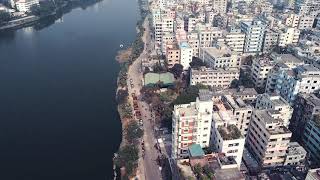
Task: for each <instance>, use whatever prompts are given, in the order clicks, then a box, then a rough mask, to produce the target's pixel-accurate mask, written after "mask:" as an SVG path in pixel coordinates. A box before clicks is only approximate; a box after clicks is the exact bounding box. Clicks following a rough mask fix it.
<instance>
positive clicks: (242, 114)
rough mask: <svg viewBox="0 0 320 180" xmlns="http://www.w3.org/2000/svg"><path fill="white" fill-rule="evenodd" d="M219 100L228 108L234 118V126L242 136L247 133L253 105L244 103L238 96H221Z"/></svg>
mask: <svg viewBox="0 0 320 180" xmlns="http://www.w3.org/2000/svg"><path fill="white" fill-rule="evenodd" d="M221 101H222V102H223V104H224V106H225V107H226V109H227V110H230V111H231V112H232V114H233V116H234V118H235V119H236V121H237V122H236V124H235V125H236V126H237V128H238V129H239V130H240V132H241V134H242V135H243V136H246V135H247V132H248V128H249V123H250V120H251V115H252V111H253V107H252V106H251V105H249V104H247V103H245V102H244V101H243V100H242V98H240V97H238V98H237V97H233V96H231V95H224V96H221Z"/></svg>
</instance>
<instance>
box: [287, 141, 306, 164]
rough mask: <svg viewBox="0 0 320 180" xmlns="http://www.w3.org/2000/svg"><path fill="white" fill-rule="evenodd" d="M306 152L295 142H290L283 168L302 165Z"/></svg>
mask: <svg viewBox="0 0 320 180" xmlns="http://www.w3.org/2000/svg"><path fill="white" fill-rule="evenodd" d="M306 157H307V151H306V150H305V149H304V148H303V147H302V146H300V144H299V143H297V142H290V143H289V147H288V149H287V153H286V160H285V161H284V164H283V165H285V166H300V165H304V163H305V159H306Z"/></svg>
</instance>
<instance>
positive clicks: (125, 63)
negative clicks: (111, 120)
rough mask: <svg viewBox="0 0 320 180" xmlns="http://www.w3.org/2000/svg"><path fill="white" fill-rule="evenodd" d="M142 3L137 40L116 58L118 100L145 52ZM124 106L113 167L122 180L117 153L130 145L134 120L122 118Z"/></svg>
mask: <svg viewBox="0 0 320 180" xmlns="http://www.w3.org/2000/svg"><path fill="white" fill-rule="evenodd" d="M141 1H142V0H138V8H139V12H140V14H139V15H140V18H138V20H137V24H136V27H135V28H136V38H135V40H134V41H133V42H132V43H131V45H130V46H129V47H128V48H127V49H123V50H119V51H118V52H117V55H116V57H115V60H116V61H117V62H118V63H119V65H120V70H119V73H118V76H117V89H116V99H118V95H119V94H118V93H119V91H128V84H127V73H128V69H129V68H130V66H131V65H132V63H133V62H134V61H135V60H137V59H138V58H139V57H140V55H141V54H142V53H143V51H144V46H145V42H144V41H143V38H142V37H143V35H144V33H146V32H145V31H144V28H143V23H144V22H145V20H146V18H147V15H148V14H143V11H144V9H143V7H142V3H141ZM137 42H142V43H143V44H142V47H139V46H141V44H139V43H137ZM141 48H142V51H141V52H139V53H138V54H137V51H138V50H139V49H141ZM137 49H138V50H137ZM129 96H130V95H129V94H127V95H126V101H127V100H128V99H129ZM126 103H128V102H126ZM124 104H125V103H119V102H118V101H117V111H118V114H119V118H120V122H121V128H122V130H121V134H122V137H121V142H120V144H119V148H118V150H117V152H115V153H114V157H113V167H114V168H113V169H114V175H115V176H114V179H121V177H123V175H126V174H125V173H124V171H123V167H119V166H117V165H116V163H115V158H116V157H117V153H118V152H119V151H120V150H121V148H122V147H125V146H126V145H128V142H127V140H126V136H125V131H126V127H127V125H128V124H129V123H130V122H132V120H133V119H134V118H133V115H132V113H131V115H132V117H131V118H128V117H122V116H121V113H122V111H123V110H122V107H121V106H122V105H124ZM129 144H130V143H129ZM139 153H140V152H139ZM137 169H138V167H137ZM137 169H135V173H134V174H135V175H136V171H137ZM117 173H119V174H117Z"/></svg>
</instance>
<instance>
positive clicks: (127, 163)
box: [114, 145, 139, 177]
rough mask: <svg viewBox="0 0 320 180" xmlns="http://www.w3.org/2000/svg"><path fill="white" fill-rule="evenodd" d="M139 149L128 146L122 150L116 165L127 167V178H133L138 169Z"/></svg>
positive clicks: (116, 159)
mask: <svg viewBox="0 0 320 180" xmlns="http://www.w3.org/2000/svg"><path fill="white" fill-rule="evenodd" d="M138 159H139V149H138V148H137V146H133V145H126V146H124V147H122V148H120V150H119V152H118V156H117V157H116V158H115V161H114V162H115V164H116V165H117V166H118V167H125V169H126V173H127V176H129V177H130V176H132V175H133V173H134V172H135V170H136V168H137V167H138Z"/></svg>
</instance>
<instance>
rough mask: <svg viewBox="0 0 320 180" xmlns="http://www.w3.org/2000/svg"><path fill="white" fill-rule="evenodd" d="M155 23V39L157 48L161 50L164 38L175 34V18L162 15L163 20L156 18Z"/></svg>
mask: <svg viewBox="0 0 320 180" xmlns="http://www.w3.org/2000/svg"><path fill="white" fill-rule="evenodd" d="M153 21H154V37H155V48H156V49H161V45H162V37H163V35H164V34H165V33H166V32H167V33H173V21H174V20H173V18H171V17H167V16H164V15H161V18H160V19H159V18H156V19H154V20H153Z"/></svg>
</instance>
